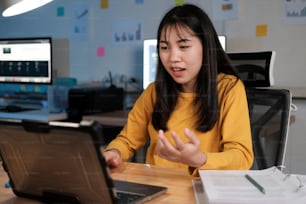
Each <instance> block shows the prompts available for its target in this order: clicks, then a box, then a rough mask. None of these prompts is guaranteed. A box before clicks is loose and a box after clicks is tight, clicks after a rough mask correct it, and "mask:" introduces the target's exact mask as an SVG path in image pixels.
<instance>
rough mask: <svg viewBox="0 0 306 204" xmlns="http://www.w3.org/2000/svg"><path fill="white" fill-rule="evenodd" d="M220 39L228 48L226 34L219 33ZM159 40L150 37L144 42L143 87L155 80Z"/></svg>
mask: <svg viewBox="0 0 306 204" xmlns="http://www.w3.org/2000/svg"><path fill="white" fill-rule="evenodd" d="M218 37H219V41H220V43H221V46H222V47H223V49H224V50H226V36H224V35H219V36H218ZM156 47H157V40H156V39H148V40H144V42H143V80H142V82H143V84H142V85H143V89H146V88H147V86H148V85H149V84H150V83H151V82H153V81H154V80H155V75H156V68H157V61H158V56H157V50H156Z"/></svg>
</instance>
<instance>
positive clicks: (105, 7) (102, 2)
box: [100, 0, 108, 9]
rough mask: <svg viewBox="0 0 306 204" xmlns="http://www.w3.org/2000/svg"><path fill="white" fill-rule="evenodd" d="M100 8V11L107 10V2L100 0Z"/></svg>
mask: <svg viewBox="0 0 306 204" xmlns="http://www.w3.org/2000/svg"><path fill="white" fill-rule="evenodd" d="M100 7H101V8H102V9H107V8H108V0H100Z"/></svg>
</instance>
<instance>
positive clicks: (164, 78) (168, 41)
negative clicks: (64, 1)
mask: <svg viewBox="0 0 306 204" xmlns="http://www.w3.org/2000/svg"><path fill="white" fill-rule="evenodd" d="M157 40H158V45H157V50H158V56H159V60H158V69H157V76H156V81H155V82H154V83H152V84H150V85H149V86H148V88H147V89H146V90H145V91H144V92H143V93H142V94H141V96H140V97H139V98H138V100H137V101H136V103H135V105H134V107H133V109H132V110H131V111H130V113H129V116H128V121H127V123H126V125H125V127H124V128H123V130H122V131H121V133H120V134H119V135H118V136H117V137H116V139H114V140H113V141H112V142H111V143H110V144H109V145H108V146H107V148H106V149H105V152H104V155H105V159H106V161H107V163H108V164H109V165H110V166H111V167H117V166H119V165H120V163H121V160H127V159H128V158H130V157H131V156H132V155H133V154H134V153H135V152H136V151H137V150H138V149H140V148H141V147H142V146H143V145H145V143H146V142H147V140H149V141H150V143H149V147H148V149H147V154H146V162H147V163H148V164H152V165H160V166H168V167H178V168H186V169H188V170H189V173H190V174H192V175H196V174H197V170H199V169H249V168H250V167H251V165H252V163H253V151H252V142H251V132H250V122H249V113H248V105H247V99H246V94H245V89H244V85H243V83H242V81H241V80H240V79H239V78H238V75H237V72H236V70H235V69H234V67H233V66H232V65H231V63H230V61H229V58H228V57H227V55H226V53H225V52H224V50H223V48H222V46H221V44H220V42H219V40H218V36H217V33H216V31H215V29H214V27H213V24H212V22H211V21H210V19H209V17H208V16H207V14H206V13H205V12H204V11H203V10H201V9H200V8H198V7H196V6H194V5H190V4H189V5H188V4H186V5H182V6H176V7H174V8H173V9H171V10H170V11H168V12H167V13H166V15H165V16H164V18H163V19H162V21H161V23H160V25H159V28H158V33H157Z"/></svg>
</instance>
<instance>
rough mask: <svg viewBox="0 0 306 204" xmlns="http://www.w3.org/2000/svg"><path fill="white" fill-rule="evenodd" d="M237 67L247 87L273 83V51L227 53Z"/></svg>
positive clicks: (266, 85)
mask: <svg viewBox="0 0 306 204" xmlns="http://www.w3.org/2000/svg"><path fill="white" fill-rule="evenodd" d="M227 54H228V56H229V57H230V59H231V61H232V63H233V65H234V66H236V68H237V69H238V72H239V76H240V78H241V80H242V81H243V82H244V84H245V86H247V87H270V86H273V85H274V77H273V67H274V61H275V54H276V53H275V51H254V52H233V53H227Z"/></svg>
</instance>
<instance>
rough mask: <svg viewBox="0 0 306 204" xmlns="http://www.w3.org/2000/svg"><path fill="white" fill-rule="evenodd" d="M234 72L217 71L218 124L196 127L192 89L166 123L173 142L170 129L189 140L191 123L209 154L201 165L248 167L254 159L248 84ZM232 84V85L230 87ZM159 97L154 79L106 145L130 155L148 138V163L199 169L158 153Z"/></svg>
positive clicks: (181, 98) (204, 149) (224, 167)
mask: <svg viewBox="0 0 306 204" xmlns="http://www.w3.org/2000/svg"><path fill="white" fill-rule="evenodd" d="M235 82H236V78H234V77H233V76H231V75H225V74H219V75H218V91H219V93H218V97H219V103H220V117H219V119H218V121H217V123H216V124H215V126H214V127H213V128H212V129H211V130H210V131H208V132H205V133H202V132H199V131H197V130H196V129H195V127H194V124H195V121H196V118H195V113H194V111H195V110H194V109H193V104H192V101H193V98H194V96H195V94H193V93H181V94H180V96H179V98H178V102H177V106H176V108H175V110H174V112H173V113H172V114H171V117H170V119H169V121H168V123H167V125H168V129H169V131H166V132H165V135H166V137H167V138H168V139H169V140H170V141H171V142H173V140H172V139H171V136H170V131H175V132H176V133H177V134H178V135H180V136H181V139H182V140H184V141H185V142H186V137H185V135H184V128H186V127H188V128H190V129H191V131H193V132H194V133H195V134H196V135H197V136H198V138H199V139H200V141H201V145H200V149H201V151H203V152H205V153H206V154H207V161H206V163H205V164H204V165H203V166H201V167H200V168H199V169H249V168H250V167H251V165H252V163H253V150H252V141H251V131H250V121H249V113H248V105H247V99H246V94H245V88H244V85H243V83H242V82H241V81H238V83H236V84H235ZM234 84H235V85H234ZM230 87H233V88H232V89H230ZM155 99H156V93H155V86H154V83H152V84H151V85H150V86H149V87H148V88H147V89H146V90H145V91H144V92H143V93H142V94H141V96H140V97H139V98H138V99H137V101H136V103H135V105H134V107H133V109H132V110H131V111H130V113H129V115H128V121H127V123H126V125H125V126H124V128H123V130H122V131H121V132H120V133H119V135H118V136H117V138H116V139H114V140H113V141H112V142H111V143H110V144H109V145H108V146H107V148H106V149H113V148H115V149H118V150H119V151H120V152H121V157H122V159H123V160H127V159H128V158H130V157H131V156H132V155H133V154H134V152H135V151H137V150H139V149H140V148H141V147H142V146H143V145H144V144H145V143H146V141H147V140H148V139H149V140H150V144H149V147H148V149H147V154H146V163H148V164H152V165H159V166H168V167H179V168H186V169H188V170H189V173H190V174H193V175H195V174H197V170H198V169H194V168H188V166H187V165H185V164H182V163H175V162H171V161H168V160H165V159H162V158H160V157H159V156H158V154H157V141H158V131H157V130H155V129H154V128H153V126H152V124H151V113H152V111H153V106H154V102H155Z"/></svg>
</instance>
